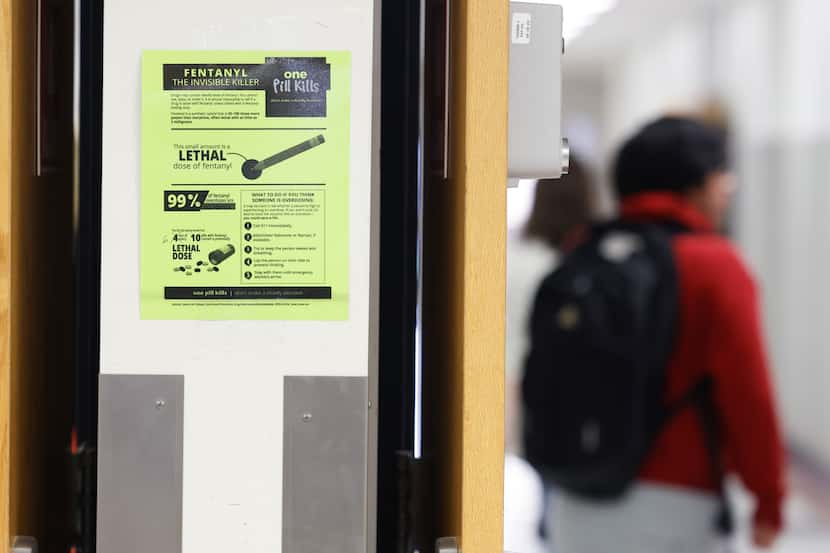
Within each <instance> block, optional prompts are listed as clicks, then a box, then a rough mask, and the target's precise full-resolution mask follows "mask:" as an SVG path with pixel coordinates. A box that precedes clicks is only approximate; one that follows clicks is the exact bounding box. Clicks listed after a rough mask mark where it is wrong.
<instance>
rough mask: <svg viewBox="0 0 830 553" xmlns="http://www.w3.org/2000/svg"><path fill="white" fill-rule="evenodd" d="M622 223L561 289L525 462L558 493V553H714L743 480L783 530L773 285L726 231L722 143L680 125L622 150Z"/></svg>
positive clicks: (537, 317) (598, 233)
mask: <svg viewBox="0 0 830 553" xmlns="http://www.w3.org/2000/svg"><path fill="white" fill-rule="evenodd" d="M614 180H615V187H616V191H617V193H618V195H619V197H620V202H621V213H620V218H619V220H618V221H615V222H613V223H610V224H608V225H605V226H600V227H596V228H595V229H593V230H592V231H591V233H590V235H589V236H588V237H587V238H586V240H585V242H584V243H583V244H581V245H579V246H578V247H577V248H575V250H574V251H573V252H572V253H571V254H570V255H569V256H568V257H567V258H566V259H565V260H564V261H563V263H562V265H561V268H560V270H559V271H556V272H554V273H553V274H552V275H551V276H549V277H548V278H547V279H545V281H544V282H543V284H542V286H541V288H540V290H539V292H538V294H537V299H536V302H535V305H534V310H533V315H532V331H533V336H532V341H531V353H530V355H529V356H528V360H527V365H526V366H527V369H526V377H525V380H524V382H523V397H524V400H525V403H526V411H525V416H526V424H525V448H526V451H527V455H528V458H529V459H530V460H531V462H532V463H533V464H534V465H535V466H536V467H537V468H538V469H539V470H540V471H541V472H542V473H543V475H544V476H545V479H546V480H548V481H551V482H555V483H556V484H558V485H559V486H560V487H561V488H562V491H563V492H564V493H557V494H556V495H555V496H554V500H553V501H554V505H553V508H552V510H551V513H552V514H551V527H552V535H553V544H554V552H555V553H709V552H714V551H720V550H722V549H721V548H722V547H724V546H725V545H726V543H727V542H726V540H725V539H724V537H725V536H724V535H725V534H726V533H728V532H730V531H731V527H732V522H731V514H730V510H729V505H728V500H727V498H726V496H725V491H724V488H723V478H724V476H725V473H726V472H734V473H736V474H737V475H738V476H739V477H740V478H741V480H742V481H743V483H744V484H745V485H746V487H747V488H748V489H749V490H750V492H751V493H752V494H753V495H754V496H755V499H756V500H757V507H756V510H755V513H754V518H753V541H754V544H755V545H756V546H757V547H760V548H769V547H771V546H772V545H773V544H774V542H775V540H776V538H777V536H778V534H779V532H780V530H781V527H782V504H783V498H784V495H785V484H784V480H785V477H784V454H783V448H782V441H781V435H780V429H779V424H778V420H777V416H776V410H775V407H774V400H773V393H772V389H771V383H770V375H769V369H768V366H767V357H766V354H765V348H764V343H763V338H762V331H761V323H760V320H761V319H760V314H759V307H758V304H759V299H758V292H757V289H756V285H755V282H754V280H753V278H752V276H751V275H750V273H749V271H748V269H747V268H746V266H745V265H744V263H743V261H742V260H741V259H740V257H739V255H738V254H737V252H736V251H735V250H734V248H733V247H732V246H731V245H730V244H729V243H728V242H727V241H726V240H725V239H724V238H722V237H721V236H720V235H719V234H717V232H716V230H717V229H718V228H719V227H720V226H721V225H722V224H723V222H724V217H725V215H726V213H727V210H728V208H729V203H730V198H731V196H732V194H733V192H734V184H733V181H732V178H731V175H730V173H729V168H728V156H727V146H726V140H725V137H724V135H723V133H722V132H720V131H718V130H717V129H715V128H713V127H710V126H707V125H704V124H702V123H699V122H695V121H693V120H690V119H684V118H678V117H667V118H662V119H659V120H657V121H655V122H653V123H651V124H649V125H647V126H646V127H644V128H643V129H642V130H640V131H639V132H638V133H637V134H636V135H634V136H633V137H632V138H631V139H630V140H628V142H626V143H625V145H624V146H623V147H622V149H621V150H620V152H619V154H618V156H617V159H616V162H615V166H614Z"/></svg>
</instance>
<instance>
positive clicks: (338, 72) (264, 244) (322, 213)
mask: <svg viewBox="0 0 830 553" xmlns="http://www.w3.org/2000/svg"><path fill="white" fill-rule="evenodd" d="M142 87H143V90H142V152H141V160H142V161H141V318H142V319H191V320H206V319H213V320H230V319H236V320H241V319H261V320H262V319H275V320H281V319H284V320H344V319H347V318H348V313H349V303H348V285H349V282H348V276H349V106H350V101H349V92H350V89H351V86H350V56H349V53H348V52H301V53H300V52H209V51H146V52H144V54H143V62H142Z"/></svg>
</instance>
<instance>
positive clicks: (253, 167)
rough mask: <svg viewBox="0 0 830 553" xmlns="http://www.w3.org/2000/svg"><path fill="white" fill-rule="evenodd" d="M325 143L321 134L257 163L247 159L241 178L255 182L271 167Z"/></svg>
mask: <svg viewBox="0 0 830 553" xmlns="http://www.w3.org/2000/svg"><path fill="white" fill-rule="evenodd" d="M325 141H326V137H324V136H323V135H322V134H318V135H317V136H315V137H313V138H309V139H308V140H305V141H303V142H300V143H299V144H295V145H294V146H291V147H290V148H286V149H285V150H282V151H280V152H277V153H276V154H274V155H272V156H270V157H267V158H265V159H263V160H262V161H259V160H257V159H249V160H247V161H246V162H245V163H243V164H242V176H244V177H245V178H246V179H248V180H256V179H258V178H259V177H261V176H262V172H263V171H264V170H265V169H268V168H269V167H273V166H274V165H276V164H278V163H282V162H283V161H285V160H287V159H290V158H292V157H294V156H297V155H300V154H302V153H304V152H307V151H309V150H311V149H312V148H316V147H317V146H319V145H320V144H323V143H324V142H325Z"/></svg>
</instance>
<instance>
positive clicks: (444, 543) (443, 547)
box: [435, 536, 461, 553]
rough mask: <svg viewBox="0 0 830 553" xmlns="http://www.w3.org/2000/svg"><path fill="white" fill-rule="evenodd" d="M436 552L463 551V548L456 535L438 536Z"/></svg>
mask: <svg viewBox="0 0 830 553" xmlns="http://www.w3.org/2000/svg"><path fill="white" fill-rule="evenodd" d="M435 553H461V548H460V547H458V538H456V537H455V536H448V537H446V538H438V539H437V540H436V541H435Z"/></svg>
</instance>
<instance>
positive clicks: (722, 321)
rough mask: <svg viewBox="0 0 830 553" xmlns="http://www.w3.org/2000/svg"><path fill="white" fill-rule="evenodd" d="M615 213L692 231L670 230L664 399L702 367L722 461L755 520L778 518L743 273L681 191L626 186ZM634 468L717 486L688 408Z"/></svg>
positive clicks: (777, 440)
mask: <svg viewBox="0 0 830 553" xmlns="http://www.w3.org/2000/svg"><path fill="white" fill-rule="evenodd" d="M622 217H623V218H624V219H629V220H636V221H648V220H672V221H676V222H679V223H681V224H683V225H684V226H686V227H687V228H690V229H691V230H693V231H694V232H692V233H683V234H679V235H677V237H676V238H675V239H674V253H675V259H676V263H677V265H678V276H679V284H680V318H679V328H678V342H677V348H676V350H675V352H674V354H673V358H672V361H671V362H670V364H669V368H668V382H667V390H666V399H667V401H668V402H670V403H671V402H675V401H677V400H679V399H680V398H682V397H683V395H684V393H686V392H687V391H688V390H690V389H691V388H692V387H693V386H694V384H695V383H696V382H698V380H699V379H700V378H701V377H702V376H704V375H705V374H707V373H708V374H709V375H710V376H711V377H712V379H713V381H714V393H715V403H716V405H717V407H718V410H719V414H720V419H721V423H722V425H723V428H722V436H723V441H724V444H723V454H724V461H725V464H726V466H727V468H728V470H730V471H731V472H735V473H737V475H738V476H739V477H740V478H741V480H742V481H743V483H744V484H745V485H746V487H747V488H749V490H750V491H751V492H752V493H753V494H754V495H755V497H756V498H757V500H758V508H757V511H756V514H755V519H756V521H759V522H764V523H767V524H771V525H773V526H775V527H777V528H780V527H781V518H782V517H781V507H782V502H783V497H784V487H785V483H784V480H785V476H784V454H783V447H782V442H781V435H780V430H779V426H778V419H777V416H776V412H775V405H774V399H773V392H772V386H771V383H770V374H769V369H768V366H767V357H766V354H765V351H764V341H763V337H762V331H761V320H760V313H759V306H758V292H757V288H756V285H755V282H754V280H753V278H752V276H751V275H750V274H749V271H748V270H747V268H746V266H745V265H744V263H743V262H742V261H741V259H740V258H739V256H738V254H737V252H736V251H735V249H734V248H733V247H732V246H731V245H730V244H729V242H727V241H726V240H725V239H724V238H722V237H720V236H718V235H717V234H716V233H714V232H713V228H712V224H711V223H710V222H709V220H708V219H707V218H706V217H705V216H704V215H703V214H702V213H701V212H700V211H698V210H697V209H695V208H694V207H693V206H692V205H691V204H690V203H689V202H687V201H685V200H684V199H683V198H682V197H681V196H678V195H674V194H670V193H645V194H639V195H635V196H631V197H629V198H627V199H626V200H625V201H624V202H623V205H622ZM641 478H642V479H644V480H648V481H651V482H659V483H663V484H670V485H678V486H685V487H691V488H696V489H703V490H715V489H717V487H718V484H717V483H716V482H715V479H714V478H713V475H712V473H711V468H710V464H709V461H708V457H707V450H706V446H705V442H704V435H703V429H702V427H701V424H700V422H699V420H698V417H697V414H696V413H695V412H694V409H686V410H685V411H683V412H682V413H680V414H678V415H677V416H676V417H675V418H674V419H673V420H672V421H671V422H669V424H668V425H667V427H666V428H665V430H664V431H663V433H662V435H661V436H660V438H659V439H658V440H657V444H656V447H655V449H654V451H653V452H652V453H651V454H650V456H649V458H648V459H647V461H646V465H645V467H644V469H643V472H642V474H641Z"/></svg>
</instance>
